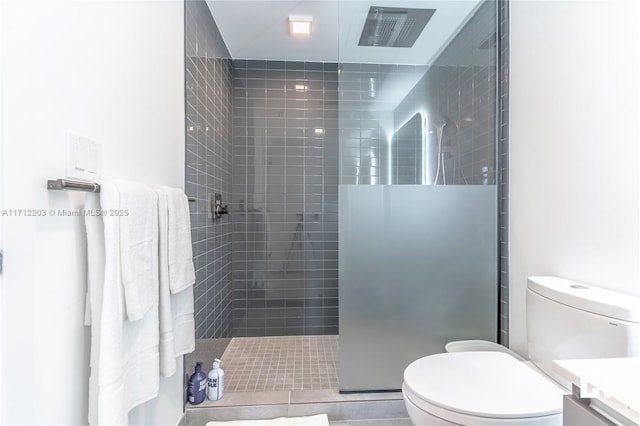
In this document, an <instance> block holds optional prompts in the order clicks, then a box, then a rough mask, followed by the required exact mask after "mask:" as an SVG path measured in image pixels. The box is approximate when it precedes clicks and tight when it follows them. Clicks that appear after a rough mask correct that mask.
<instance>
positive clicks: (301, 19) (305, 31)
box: [289, 16, 313, 35]
mask: <svg viewBox="0 0 640 426" xmlns="http://www.w3.org/2000/svg"><path fill="white" fill-rule="evenodd" d="M312 22H313V17H311V16H289V33H291V35H309V34H311V23H312Z"/></svg>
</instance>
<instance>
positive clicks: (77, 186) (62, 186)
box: [47, 179, 196, 203]
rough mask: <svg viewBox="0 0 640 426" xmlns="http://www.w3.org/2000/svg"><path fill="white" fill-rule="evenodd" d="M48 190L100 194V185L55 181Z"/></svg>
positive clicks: (48, 184) (191, 198) (191, 199)
mask: <svg viewBox="0 0 640 426" xmlns="http://www.w3.org/2000/svg"><path fill="white" fill-rule="evenodd" d="M47 189H50V190H56V191H61V190H69V191H85V192H100V185H99V184H97V183H95V182H85V181H81V180H71V179H55V180H48V181H47ZM195 201H196V199H195V198H194V197H189V202H191V203H193V202H195Z"/></svg>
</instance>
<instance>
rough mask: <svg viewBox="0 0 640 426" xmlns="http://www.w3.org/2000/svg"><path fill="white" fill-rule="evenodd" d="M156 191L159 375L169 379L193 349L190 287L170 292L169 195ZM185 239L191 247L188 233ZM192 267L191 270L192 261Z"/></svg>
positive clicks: (191, 290) (160, 189) (156, 189)
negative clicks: (178, 363) (181, 359)
mask: <svg viewBox="0 0 640 426" xmlns="http://www.w3.org/2000/svg"><path fill="white" fill-rule="evenodd" d="M155 191H156V194H157V196H158V227H159V259H160V262H159V268H160V273H159V276H160V374H161V375H162V376H163V377H169V376H172V375H173V374H174V373H175V372H176V357H178V356H181V355H184V354H186V353H190V352H193V350H194V349H195V322H194V318H193V312H194V310H193V286H192V285H190V286H188V287H187V288H185V289H183V290H182V291H180V292H178V293H173V294H172V292H171V275H170V273H169V269H170V264H169V247H171V238H170V235H174V234H171V233H170V232H169V222H170V216H171V211H170V210H169V191H168V190H167V188H166V187H157V188H155ZM171 192H173V190H172V191H171ZM183 195H184V194H183ZM188 239H189V244H191V234H190V232H189V234H188ZM191 263H192V267H193V261H192V260H191Z"/></svg>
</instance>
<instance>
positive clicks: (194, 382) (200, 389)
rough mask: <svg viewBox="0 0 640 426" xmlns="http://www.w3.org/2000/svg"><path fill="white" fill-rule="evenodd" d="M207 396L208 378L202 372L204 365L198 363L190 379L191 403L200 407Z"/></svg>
mask: <svg viewBox="0 0 640 426" xmlns="http://www.w3.org/2000/svg"><path fill="white" fill-rule="evenodd" d="M206 396H207V376H205V375H204V373H203V372H202V363H201V362H197V363H196V366H195V372H194V373H193V374H192V375H191V377H190V378H189V402H190V403H192V404H193V405H198V404H200V403H201V402H202V401H204V399H205V398H206Z"/></svg>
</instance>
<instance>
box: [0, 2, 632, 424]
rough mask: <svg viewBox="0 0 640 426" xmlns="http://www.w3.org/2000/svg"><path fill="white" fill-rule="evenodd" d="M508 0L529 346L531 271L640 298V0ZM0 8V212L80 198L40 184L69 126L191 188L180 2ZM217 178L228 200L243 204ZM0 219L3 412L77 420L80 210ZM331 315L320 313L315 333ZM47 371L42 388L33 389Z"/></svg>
mask: <svg viewBox="0 0 640 426" xmlns="http://www.w3.org/2000/svg"><path fill="white" fill-rule="evenodd" d="M274 3H277V2H274ZM508 6H509V13H510V14H509V21H508V22H509V32H508V33H509V40H508V41H509V44H508V46H509V50H508V55H509V56H508V60H509V62H508V63H509V67H508V85H509V91H508V95H509V99H508V105H509V111H508V118H509V120H508V123H509V128H508V129H507V130H508V134H509V149H508V152H504V151H503V152H502V155H503V156H504V160H508V171H509V176H508V183H509V188H508V206H507V207H508V218H509V226H508V236H509V238H508V241H509V247H508V253H509V256H508V265H507V264H505V265H503V267H504V268H506V267H508V272H509V279H508V283H505V287H508V300H507V301H504V306H502V307H501V309H502V311H503V312H508V322H507V323H506V324H503V330H505V331H508V346H509V347H510V348H511V349H512V350H514V351H516V352H517V353H520V354H521V355H526V354H527V343H526V342H527V340H526V339H527V331H526V322H525V289H526V280H527V277H529V276H532V275H556V276H560V277H564V278H568V279H572V280H575V281H578V282H583V283H587V284H592V285H598V286H601V287H604V288H608V289H610V290H616V291H619V292H622V293H626V294H628V295H632V296H633V295H635V296H638V295H640V287H639V285H638V282H640V280H639V278H640V276H639V275H640V270H639V268H638V263H639V262H638V260H639V258H640V226H639V223H638V221H639V217H640V215H639V214H638V213H639V208H640V206H639V203H640V202H639V199H640V178H639V174H638V165H639V164H640V155H639V152H638V136H639V129H638V125H637V123H638V118H640V117H639V111H638V99H639V97H640V92H639V87H638V82H637V79H636V76H637V74H638V62H637V58H638V57H639V55H638V54H637V53H638V46H637V44H636V43H635V40H637V38H638V35H639V34H638V31H639V30H638V29H637V26H636V25H635V22H637V17H638V6H637V5H636V4H634V2H625V1H609V2H537V1H532V2H521V1H513V2H510V3H509V4H508ZM0 13H1V14H2V15H1V17H2V19H1V21H0V22H1V30H2V31H1V37H2V40H1V41H2V57H1V61H2V62H1V72H2V80H1V82H2V84H1V86H0V88H1V94H2V106H1V108H2V111H1V127H2V140H1V146H0V147H1V152H2V171H1V178H0V179H2V181H1V182H2V196H1V197H0V208H1V209H2V210H14V209H42V208H44V209H55V210H58V209H70V210H73V209H77V208H81V207H82V205H83V202H84V195H83V194H81V193H73V192H68V193H55V192H52V191H47V190H46V189H45V188H44V184H43V182H46V180H47V179H53V178H57V177H62V176H64V175H65V172H66V170H65V162H66V158H65V144H66V138H67V132H74V133H77V134H81V135H86V136H87V137H90V138H92V139H95V140H98V141H100V142H101V143H102V174H103V175H104V176H112V177H119V178H123V179H130V180H137V181H142V182H147V183H149V184H164V185H169V186H176V187H182V188H188V182H189V175H188V171H187V170H185V161H187V162H188V159H187V158H186V157H187V156H188V155H189V154H188V152H187V153H185V144H186V143H187V138H188V136H186V135H188V131H189V129H188V124H187V125H185V114H187V113H188V111H186V108H185V90H186V89H185V84H184V82H185V45H184V43H185V35H184V31H185V26H184V25H185V24H184V23H185V11H184V4H183V2H180V1H158V2H153V1H140V2H138V1H132V2H107V1H97V2H74V1H33V2H20V1H11V0H9V1H4V2H2V3H1V4H0ZM314 23H316V24H317V23H318V21H317V19H316V21H314ZM596 28H597V29H598V31H594V29H596ZM631 52H632V53H635V54H630V53H631ZM453 127H454V126H452V127H450V129H451V128H453ZM445 129H446V127H445ZM603 144H606V145H603ZM220 149H223V148H222V147H220ZM215 154H222V155H228V156H232V155H233V152H229V151H222V152H220V151H218V152H215ZM228 158H229V157H228ZM228 163H229V160H228V159H227V160H223V163H222V164H215V166H217V167H224V166H225V165H226V164H228ZM234 165H235V164H234ZM23 167H27V168H30V170H28V171H25V170H24V169H23ZM226 173H229V172H226ZM231 173H233V172H231ZM185 175H186V178H185ZM218 178H219V176H217V175H213V176H212V179H213V182H214V187H215V189H216V190H219V191H221V192H222V195H223V200H222V203H223V204H229V207H230V210H232V211H233V209H234V208H235V209H237V210H242V209H241V206H240V205H235V206H234V204H233V203H234V202H235V199H234V197H233V196H232V195H233V191H234V188H233V187H231V186H225V185H224V184H221V185H219V186H218V185H217V184H218V182H216V180H215V179H218ZM189 195H191V194H189ZM502 195H503V197H506V193H504V194H502ZM203 201H204V200H203ZM245 201H246V200H245ZM201 202H202V201H201ZM245 210H246V208H245ZM203 214H204V213H203ZM233 215H235V213H233ZM231 216H232V215H230V216H229V218H222V220H221V221H220V222H216V226H217V224H222V225H221V226H222V227H223V231H222V232H221V233H220V234H218V235H219V238H217V239H216V241H215V242H214V244H215V245H214V246H213V247H211V248H208V247H207V248H206V250H214V251H216V252H218V251H219V250H220V249H222V250H227V249H228V248H229V247H233V244H234V242H235V241H234V240H233V236H232V233H233V232H234V229H233V226H232V222H230V217H231ZM253 225H254V226H259V225H260V222H257V221H256V222H254V223H253ZM294 225H295V223H294ZM0 233H1V234H0V237H1V241H2V243H1V249H2V251H3V268H2V273H1V274H0V301H1V303H2V305H1V306H2V316H1V317H0V326H1V328H0V330H1V340H0V342H1V343H0V345H1V346H0V357H1V358H0V377H2V388H1V389H0V393H1V394H0V401H1V404H0V410H1V411H0V419H1V422H2V423H3V424H85V423H86V418H87V404H88V398H87V382H88V377H89V365H88V357H89V346H90V334H89V331H88V329H87V328H86V327H85V326H84V325H83V317H84V306H85V278H84V277H85V273H86V270H85V268H86V267H85V266H84V261H83V259H85V256H86V255H85V254H84V250H85V247H84V245H83V244H84V243H83V241H84V230H83V228H82V225H81V222H80V221H79V220H76V219H75V218H63V217H46V218H26V217H6V216H5V217H2V227H1V228H0ZM286 242H287V243H290V242H291V239H289V240H287V241H286ZM284 251H285V252H288V248H285V250H284ZM294 260H295V259H294ZM329 261H333V258H331V259H329ZM505 261H506V260H505ZM226 262H232V257H231V255H230V254H229V255H227V256H226V257H224V256H223V257H222V258H221V259H220V260H219V261H217V262H216V263H214V264H213V265H212V266H213V271H212V272H211V274H213V277H212V278H213V281H214V282H218V281H221V282H224V280H225V275H222V274H228V273H232V270H231V269H229V268H230V265H228V264H226ZM221 271H225V272H221ZM213 288H214V291H216V290H219V291H222V294H220V295H218V294H216V295H213V297H214V298H215V299H216V301H218V297H220V299H219V302H220V303H222V304H223V303H225V302H223V301H224V300H228V298H229V297H230V296H229V295H225V294H224V291H226V290H223V289H222V288H220V287H217V288H216V286H215V285H214V286H213ZM330 289H331V288H330ZM225 298H226V299H225ZM330 298H331V297H330V296H327V299H330ZM328 308H329V309H331V308H335V306H330V305H329V306H328ZM329 309H328V310H329ZM214 311H215V309H214ZM214 315H215V314H214ZM331 317H332V315H329V318H331ZM18 319H19V321H17V320H18ZM207 320H208V321H210V324H212V325H213V329H214V330H213V331H215V332H219V333H220V335H223V334H225V332H228V330H224V329H222V330H216V324H218V323H216V318H215V317H210V318H207ZM505 320H506V318H505ZM204 323H205V324H206V321H205V322H204ZM335 326H336V325H335V324H334V323H331V322H328V323H326V324H325V323H323V325H322V327H326V328H327V329H326V330H323V332H324V331H326V332H327V334H331V333H330V332H331V331H332V330H330V328H331V327H335ZM205 327H206V328H209V326H208V325H206V326H205ZM199 331H201V330H199ZM205 331H206V330H205ZM183 367H184V369H185V371H187V372H190V370H191V368H192V367H193V366H192V365H184V366H183ZM45 378H46V381H47V383H48V384H49V387H51V385H50V384H51V383H55V384H56V385H55V386H53V387H52V389H53V390H54V391H53V392H38V391H39V390H40V389H38V388H41V386H42V385H43V383H44V380H43V379H45ZM36 389H37V390H36ZM47 390H48V389H47ZM183 390H184V383H183V377H182V376H179V375H174V376H172V377H170V378H168V379H163V380H162V382H161V391H160V395H159V396H158V398H156V399H154V400H152V401H149V402H148V403H146V404H143V405H141V406H139V407H136V408H135V409H133V410H132V411H131V413H130V416H129V422H130V423H131V424H158V425H161V424H166V425H175V424H179V422H180V421H181V419H182V416H183V398H184V397H183Z"/></svg>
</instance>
